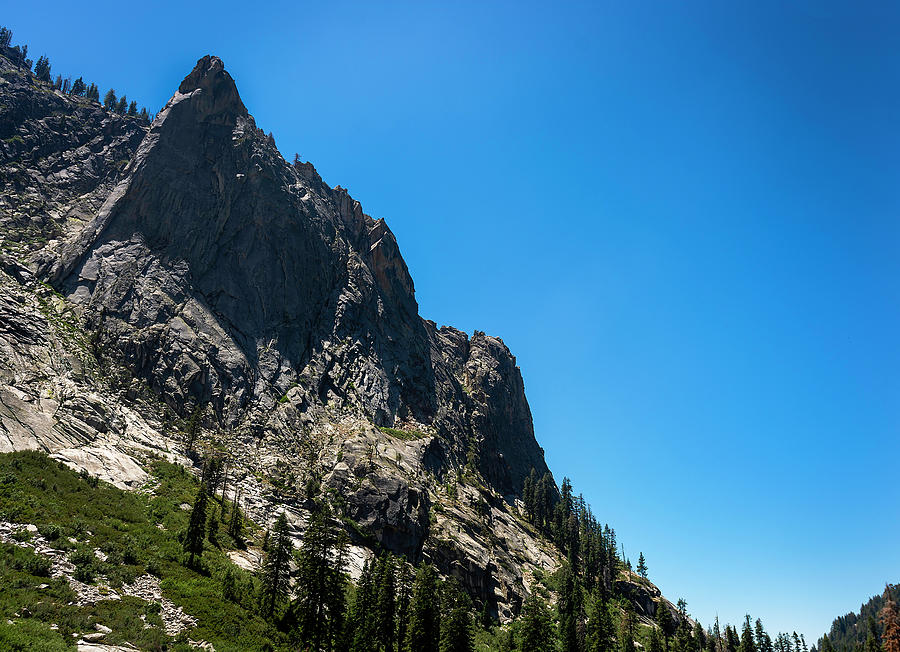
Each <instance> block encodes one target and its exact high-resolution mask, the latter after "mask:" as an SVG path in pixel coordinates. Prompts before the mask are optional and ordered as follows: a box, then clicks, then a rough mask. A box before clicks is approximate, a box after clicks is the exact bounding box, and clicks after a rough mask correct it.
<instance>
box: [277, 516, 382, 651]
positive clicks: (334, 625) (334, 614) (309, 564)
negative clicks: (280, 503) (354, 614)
mask: <svg viewBox="0 0 900 652" xmlns="http://www.w3.org/2000/svg"><path fill="white" fill-rule="evenodd" d="M330 517H331V514H330V512H329V511H328V507H327V505H325V504H321V505H318V506H317V508H316V509H315V510H314V511H313V514H312V515H311V518H310V522H309V526H308V527H307V529H306V532H304V534H303V545H302V546H301V548H300V551H299V553H298V555H297V598H296V599H295V600H294V601H293V602H292V603H291V608H290V614H289V620H290V621H291V622H292V623H294V624H295V626H296V627H297V628H298V629H299V631H298V635H299V641H300V642H301V643H302V644H303V645H305V646H309V647H310V649H313V650H331V649H332V647H333V644H334V639H333V637H334V635H335V634H336V632H337V631H338V630H339V627H338V624H340V623H341V622H342V618H343V612H344V601H343V593H344V591H343V585H344V577H343V573H342V569H341V568H340V566H339V564H342V563H343V561H342V559H341V555H340V554H337V555H335V552H336V548H337V536H336V534H335V532H334V530H333V527H332V525H331V518H330ZM391 588H393V586H392V587H391ZM338 595H340V599H339V600H338V599H336V598H337V597H338ZM392 624H393V623H392ZM386 649H389V648H386Z"/></svg>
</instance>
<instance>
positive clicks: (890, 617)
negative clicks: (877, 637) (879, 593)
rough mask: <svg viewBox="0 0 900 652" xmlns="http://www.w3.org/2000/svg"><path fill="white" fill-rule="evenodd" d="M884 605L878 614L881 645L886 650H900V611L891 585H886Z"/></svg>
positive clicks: (895, 651) (890, 651) (891, 651)
mask: <svg viewBox="0 0 900 652" xmlns="http://www.w3.org/2000/svg"><path fill="white" fill-rule="evenodd" d="M883 605H884V606H883V607H882V608H881V612H880V613H879V614H878V617H879V619H880V620H881V627H882V631H881V645H882V647H883V648H884V652H900V611H898V609H897V603H896V602H895V601H894V596H893V594H892V592H891V587H890V586H885V587H884V596H883Z"/></svg>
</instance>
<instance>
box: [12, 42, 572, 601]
mask: <svg viewBox="0 0 900 652" xmlns="http://www.w3.org/2000/svg"><path fill="white" fill-rule="evenodd" d="M0 66H2V71H0V72H2V76H3V80H4V84H3V86H2V93H3V97H4V99H5V98H7V97H9V98H12V99H13V100H14V101H9V102H7V101H4V103H3V106H2V107H0V126H2V130H3V133H2V134H0V136H3V140H4V143H3V147H2V159H0V165H2V166H3V169H4V170H5V171H6V172H5V173H4V175H3V181H4V183H5V184H7V187H8V188H9V189H10V190H9V193H8V195H7V200H6V203H5V204H4V205H3V206H2V212H0V223H3V224H6V225H10V228H8V229H6V230H4V232H3V245H4V249H5V250H6V253H5V254H4V259H3V260H4V265H3V268H4V269H5V270H6V271H5V272H4V273H3V276H2V283H0V287H2V288H3V290H2V292H3V294H2V298H3V299H4V300H5V301H6V304H7V307H8V310H7V311H6V312H5V313H4V315H3V316H2V317H0V319H2V321H3V324H2V328H0V330H2V333H3V336H4V338H5V339H4V349H5V351H6V353H5V357H4V365H5V368H6V373H5V375H4V377H3V383H4V386H3V387H2V388H0V394H3V395H4V397H5V398H4V401H3V408H2V414H0V420H2V422H3V424H4V431H3V432H4V434H5V439H6V443H5V444H4V446H3V447H4V449H6V450H11V449H19V448H23V447H31V448H43V449H45V450H48V451H50V452H52V453H54V454H55V455H56V456H57V457H60V458H62V459H66V460H68V461H69V462H70V463H73V464H80V465H81V466H82V467H83V468H90V470H91V472H92V473H95V474H98V475H100V476H101V477H105V478H107V479H110V480H113V481H115V482H117V483H119V484H120V485H122V484H128V483H132V484H133V483H137V482H138V480H139V478H140V464H141V461H142V459H143V457H142V456H144V455H145V454H146V453H147V451H148V450H158V449H162V450H166V451H169V452H170V454H172V455H176V456H179V457H181V459H182V460H183V461H184V462H185V463H187V459H185V458H184V457H182V456H183V455H184V453H185V451H184V448H183V444H182V441H183V437H184V435H183V432H182V431H183V430H184V429H185V428H186V424H187V422H188V420H189V419H188V417H190V416H191V415H196V420H197V421H198V423H199V424H200V426H201V428H200V430H201V440H203V441H206V442H207V443H208V445H215V446H217V447H219V448H220V449H224V450H227V451H228V453H229V457H230V460H231V464H232V465H233V473H234V474H235V475H236V477H237V478H238V480H239V481H240V482H239V484H238V485H236V491H239V492H240V494H241V500H242V502H244V503H245V505H246V508H247V509H248V511H249V512H250V513H251V514H253V515H254V516H256V517H257V518H259V520H262V521H268V520H270V519H271V518H273V517H274V514H275V511H276V509H278V508H280V507H281V506H285V507H287V508H288V510H289V513H290V514H291V517H292V520H293V521H294V523H295V524H296V527H297V533H298V535H299V532H300V531H302V528H303V523H304V521H305V518H306V516H305V515H306V509H305V508H306V507H307V506H308V505H307V501H308V500H309V494H308V489H309V487H320V488H321V490H323V491H325V492H328V493H329V495H331V496H333V497H334V500H335V501H336V502H339V503H340V504H339V513H341V514H342V515H343V517H344V518H345V519H346V520H347V522H348V523H349V525H348V527H349V528H350V530H351V531H352V533H353V534H354V536H355V543H357V544H358V545H359V553H358V557H357V560H356V566H357V568H358V567H359V566H360V565H361V559H362V558H364V557H365V556H366V555H367V554H371V552H367V551H368V550H371V549H372V547H373V546H378V547H383V548H386V549H388V550H391V551H394V552H398V553H401V554H404V555H407V556H408V557H409V558H410V559H412V560H418V559H429V560H433V561H434V562H435V563H436V564H437V565H438V566H439V567H440V568H441V569H442V571H443V572H444V573H447V574H454V575H456V576H458V577H459V578H460V579H462V580H463V581H464V583H465V584H466V585H467V586H468V587H469V588H470V589H471V590H472V591H473V592H474V593H475V595H476V596H478V597H479V599H480V600H484V601H486V602H488V603H490V604H491V605H493V606H492V608H497V609H499V610H500V611H501V612H502V613H508V611H509V608H510V605H512V604H514V603H515V602H516V601H518V600H520V599H521V596H522V595H523V593H524V591H525V590H526V589H525V587H526V584H527V582H528V579H527V574H528V572H529V571H528V569H529V568H544V569H545V570H550V569H552V568H553V567H554V566H555V565H556V564H557V563H558V562H557V561H556V553H555V552H554V551H553V549H552V548H551V547H549V546H548V545H547V544H546V543H544V542H542V541H541V537H539V536H538V535H537V533H536V532H535V531H534V530H533V528H531V527H530V526H529V525H528V524H526V523H524V522H523V521H522V520H521V519H520V517H519V515H518V512H517V510H516V509H515V507H514V506H515V503H516V500H517V496H518V495H519V493H520V492H521V488H522V483H523V481H524V478H525V477H526V475H527V474H528V473H529V472H530V471H531V469H532V468H534V469H535V470H536V471H537V472H538V474H541V475H543V474H544V473H547V472H548V470H547V467H546V464H545V463H544V460H543V452H542V450H541V449H540V447H539V446H538V445H537V442H536V440H535V438H534V432H533V428H532V423H531V414H530V411H529V409H528V403H527V400H526V399H525V395H524V386H523V383H522V378H521V374H520V372H519V370H518V368H517V367H516V365H515V358H514V357H513V356H512V355H511V354H510V352H509V350H508V349H507V348H506V347H505V346H504V345H503V343H502V341H500V340H499V339H497V338H493V337H489V336H487V335H484V334H483V333H478V332H476V333H475V334H474V335H473V336H472V337H468V336H467V335H466V334H464V333H462V332H460V331H457V330H455V329H452V328H449V327H442V328H437V326H436V325H435V324H434V323H432V322H429V321H426V320H423V319H422V318H421V317H419V316H418V314H417V313H418V310H417V304H416V301H415V294H414V287H413V283H412V280H411V278H410V277H409V273H408V271H407V268H406V265H405V263H404V262H403V259H402V257H401V256H400V253H399V249H398V246H397V243H396V240H395V238H394V236H393V234H392V233H391V232H390V229H389V228H388V227H387V225H386V224H385V223H384V221H383V220H374V219H372V218H371V217H369V216H367V215H365V214H364V213H363V211H362V209H361V207H360V205H359V203H358V202H356V201H354V200H353V199H352V198H351V197H350V196H349V195H348V194H347V192H346V191H344V190H343V189H341V188H330V187H328V186H327V185H325V184H324V183H323V182H322V180H321V178H320V177H319V176H318V174H317V173H316V172H315V170H314V169H313V168H312V166H311V165H309V164H300V165H295V166H292V165H289V164H288V163H286V162H285V161H284V160H283V158H282V157H281V156H280V154H279V153H278V151H277V149H276V148H275V146H274V142H272V140H271V138H270V137H267V136H265V135H264V134H263V132H262V131H260V130H259V129H257V128H256V126H255V124H254V121H253V119H252V117H251V116H250V115H249V114H248V113H247V110H246V108H245V107H244V105H243V103H242V101H241V100H240V97H239V96H238V94H237V90H236V87H235V84H234V82H233V80H232V79H231V77H230V76H229V75H228V73H227V72H226V71H225V70H224V67H223V65H222V63H221V61H220V60H218V59H216V58H215V57H204V58H203V59H201V60H200V61H199V62H198V64H197V66H196V67H195V69H194V70H193V71H192V72H191V73H190V74H189V75H188V76H187V77H186V78H185V80H184V81H183V82H182V84H181V85H180V86H179V89H178V91H177V92H176V93H175V95H174V96H173V97H172V99H171V100H170V101H169V103H168V104H167V105H166V107H165V108H164V109H163V110H162V111H161V112H160V113H159V114H158V115H157V117H156V119H155V120H154V122H153V124H152V125H151V126H150V128H149V129H147V128H145V127H143V126H141V125H140V124H139V123H137V121H134V120H129V119H128V118H126V117H123V116H117V115H114V114H110V113H107V112H106V111H104V110H103V109H101V108H100V107H99V106H97V104H96V103H92V102H90V101H88V100H84V99H83V98H77V97H72V96H69V95H65V94H63V93H61V92H59V91H55V90H53V89H52V88H51V87H50V86H49V85H46V84H43V83H41V82H38V81H37V80H36V79H35V78H34V77H33V76H32V75H31V74H30V72H28V71H27V70H24V69H22V68H19V67H17V66H16V65H15V64H14V63H13V62H12V61H10V60H9V59H6V58H3V57H0ZM65 115H70V116H74V118H64V116H65ZM75 118H77V120H76V119H75ZM54 148H56V149H54ZM118 157H128V158H121V159H119V158H118ZM112 159H116V162H115V163H114V164H113V163H111V161H112ZM126 161H127V162H126ZM84 169H90V170H94V171H95V172H96V173H95V174H93V175H86V176H84V177H83V178H82V177H80V176H79V179H80V181H79V182H78V183H76V182H74V181H72V179H74V178H75V177H76V176H78V175H80V171H81V170H84ZM67 179H68V180H69V181H66V180H67ZM34 197H39V198H42V199H41V201H43V202H44V203H40V202H35V201H33V198H34ZM48 207H52V209H51V210H48ZM86 218H88V219H86ZM41 279H46V280H47V281H49V283H50V284H52V286H53V288H54V289H55V290H58V291H59V293H61V296H60V294H57V293H55V292H54V291H51V290H50V289H48V288H47V287H45V286H44V285H42V283H41ZM23 379H26V380H25V381H24V382H23ZM73 424H74V425H73ZM125 469H127V472H126V471H125ZM497 540H500V541H506V542H507V545H503V546H498V545H495V542H496V541H497ZM523 569H524V573H523Z"/></svg>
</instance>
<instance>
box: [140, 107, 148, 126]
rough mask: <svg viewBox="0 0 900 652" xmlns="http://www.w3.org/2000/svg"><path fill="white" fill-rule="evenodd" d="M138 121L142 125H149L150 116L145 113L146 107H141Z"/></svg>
mask: <svg viewBox="0 0 900 652" xmlns="http://www.w3.org/2000/svg"><path fill="white" fill-rule="evenodd" d="M138 120H140V121H141V122H143V123H144V124H149V123H150V114H149V113H147V107H146V106H142V107H141V112H140V114H139V115H138Z"/></svg>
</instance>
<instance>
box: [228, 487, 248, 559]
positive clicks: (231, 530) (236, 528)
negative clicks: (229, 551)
mask: <svg viewBox="0 0 900 652" xmlns="http://www.w3.org/2000/svg"><path fill="white" fill-rule="evenodd" d="M240 500H241V494H240V493H238V494H236V495H235V497H234V502H232V503H231V516H230V517H229V520H228V536H230V537H231V538H232V539H234V543H235V545H237V546H238V547H239V548H241V547H243V545H244V517H243V516H242V515H241V509H240V507H239V505H240Z"/></svg>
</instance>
